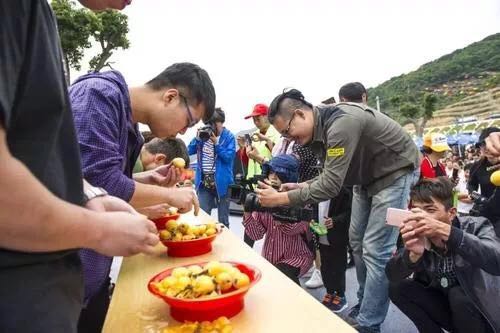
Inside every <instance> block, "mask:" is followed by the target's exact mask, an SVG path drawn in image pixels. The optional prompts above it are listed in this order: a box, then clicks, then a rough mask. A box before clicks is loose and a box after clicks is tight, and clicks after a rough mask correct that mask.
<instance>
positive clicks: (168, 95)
mask: <svg viewBox="0 0 500 333" xmlns="http://www.w3.org/2000/svg"><path fill="white" fill-rule="evenodd" d="M180 98H181V96H180V95H179V91H178V90H177V89H174V88H171V89H167V90H165V91H164V92H163V94H162V100H163V102H164V103H165V104H170V103H171V102H172V101H174V100H175V99H179V102H178V103H180Z"/></svg>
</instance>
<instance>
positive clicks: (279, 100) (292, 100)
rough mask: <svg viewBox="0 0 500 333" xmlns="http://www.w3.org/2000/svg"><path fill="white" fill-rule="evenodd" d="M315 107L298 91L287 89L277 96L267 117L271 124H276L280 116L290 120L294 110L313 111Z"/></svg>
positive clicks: (270, 106)
mask: <svg viewBox="0 0 500 333" xmlns="http://www.w3.org/2000/svg"><path fill="white" fill-rule="evenodd" d="M312 108H313V105H312V104H311V103H309V102H308V101H306V99H305V98H304V95H303V94H302V93H301V92H300V90H297V89H285V90H283V92H282V93H281V94H279V95H278V96H276V97H275V98H274V99H273V101H272V102H271V105H269V112H268V114H267V117H268V118H269V121H270V122H271V123H273V122H274V119H276V116H278V115H280V116H282V117H284V118H285V119H288V118H289V117H290V116H291V114H292V112H293V110H296V109H311V110H312Z"/></svg>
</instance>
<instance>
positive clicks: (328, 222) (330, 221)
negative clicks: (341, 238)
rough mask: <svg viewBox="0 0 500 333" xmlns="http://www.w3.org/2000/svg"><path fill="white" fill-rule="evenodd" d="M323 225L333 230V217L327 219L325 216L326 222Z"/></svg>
mask: <svg viewBox="0 0 500 333" xmlns="http://www.w3.org/2000/svg"><path fill="white" fill-rule="evenodd" d="M323 224H324V225H325V227H326V228H327V229H331V228H333V220H332V218H331V217H326V216H325V221H324V222H323Z"/></svg>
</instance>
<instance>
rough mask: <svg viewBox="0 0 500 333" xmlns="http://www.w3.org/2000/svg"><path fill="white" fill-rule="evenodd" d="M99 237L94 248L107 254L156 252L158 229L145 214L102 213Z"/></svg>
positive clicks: (126, 254)
mask: <svg viewBox="0 0 500 333" xmlns="http://www.w3.org/2000/svg"><path fill="white" fill-rule="evenodd" d="M99 215H100V216H99V220H98V221H97V222H98V223H99V228H98V231H97V232H98V237H94V238H95V244H94V245H93V246H92V249H93V250H95V251H97V252H99V253H102V254H104V255H107V256H131V255H134V254H137V253H141V252H142V253H146V254H152V253H154V246H155V245H156V244H157V243H158V241H159V238H158V231H157V229H156V226H155V224H154V223H153V222H151V221H149V220H148V219H147V218H146V217H145V216H142V215H139V214H137V215H133V214H130V213H124V212H114V213H100V214H99Z"/></svg>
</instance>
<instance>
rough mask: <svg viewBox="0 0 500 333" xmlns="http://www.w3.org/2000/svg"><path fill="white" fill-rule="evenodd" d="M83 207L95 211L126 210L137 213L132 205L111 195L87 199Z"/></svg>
mask: <svg viewBox="0 0 500 333" xmlns="http://www.w3.org/2000/svg"><path fill="white" fill-rule="evenodd" d="M85 207H86V208H87V209H90V210H93V211H96V212H128V213H131V214H135V215H138V213H137V212H136V211H135V210H134V208H133V207H132V206H130V205H129V204H128V203H126V202H125V201H123V200H122V199H120V198H117V197H114V196H112V195H105V196H102V197H95V198H93V199H91V200H89V201H88V202H87V203H86V204H85Z"/></svg>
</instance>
